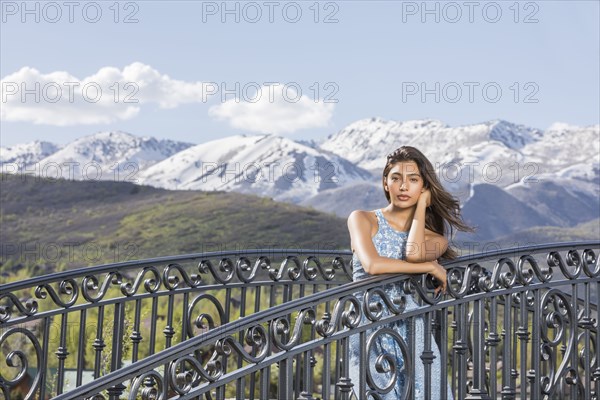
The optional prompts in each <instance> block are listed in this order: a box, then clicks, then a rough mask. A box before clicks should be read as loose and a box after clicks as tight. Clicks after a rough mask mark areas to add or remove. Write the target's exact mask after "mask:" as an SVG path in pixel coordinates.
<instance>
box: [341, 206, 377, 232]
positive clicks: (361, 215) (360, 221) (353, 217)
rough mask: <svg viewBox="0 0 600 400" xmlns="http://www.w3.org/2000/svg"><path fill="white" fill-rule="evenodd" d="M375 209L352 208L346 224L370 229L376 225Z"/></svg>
mask: <svg viewBox="0 0 600 400" xmlns="http://www.w3.org/2000/svg"><path fill="white" fill-rule="evenodd" d="M376 211H377V210H370V211H367V210H354V211H352V212H351V213H350V215H349V216H348V226H349V227H350V225H356V226H362V227H367V226H368V227H369V229H370V230H371V231H372V230H373V229H372V228H375V229H376V227H377V225H378V224H377V215H376V214H375V213H376Z"/></svg>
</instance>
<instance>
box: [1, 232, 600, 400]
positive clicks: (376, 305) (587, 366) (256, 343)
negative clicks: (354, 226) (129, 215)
mask: <svg viewBox="0 0 600 400" xmlns="http://www.w3.org/2000/svg"><path fill="white" fill-rule="evenodd" d="M599 251H600V242H597V241H593V242H578V243H551V244H544V245H536V246H528V247H521V248H513V249H509V250H502V251H490V252H485V253H480V254H473V255H468V256H463V257H460V258H459V259H457V260H454V261H453V262H450V263H446V264H445V265H444V266H445V267H446V268H447V270H448V293H447V294H446V295H445V296H436V295H435V292H434V286H433V283H432V281H431V279H430V278H429V277H427V276H422V275H379V276H375V277H372V278H369V279H366V280H363V281H360V282H352V280H351V262H350V261H351V256H352V254H351V253H350V252H348V251H325V250H310V249H301V250H299V249H276V250H273V249H266V250H252V251H231V252H210V253H199V254H187V255H180V256H172V257H162V258H155V259H148V260H141V261H130V262H122V263H115V264H110V265H100V266H94V267H89V268H82V269H77V270H70V271H65V272H60V273H55V274H51V275H47V276H39V277H33V278H31V279H28V280H24V281H19V282H12V283H8V284H4V285H1V286H0V399H2V398H3V399H10V400H15V399H38V400H41V399H50V398H54V399H60V400H67V399H94V400H96V399H110V400H116V399H144V400H150V399H155V400H158V399H162V400H166V399H260V400H263V399H285V400H288V399H294V400H308V399H315V400H316V399H354V398H358V399H381V398H385V396H386V394H388V393H389V392H390V390H391V388H392V386H393V385H394V383H395V381H396V380H397V379H400V376H402V379H405V382H406V385H405V386H404V387H405V391H404V393H403V394H402V395H403V396H404V398H407V399H412V398H415V397H416V398H421V397H420V396H422V398H426V399H427V398H430V395H431V393H430V391H429V386H430V385H429V384H430V383H431V382H434V381H437V382H441V387H449V391H450V392H451V394H452V397H453V398H454V399H461V400H462V399H582V400H583V399H586V400H587V399H597V398H598V393H599V392H600V366H599V364H598V360H599V359H600V345H599V344H598V343H597V341H598V337H600V326H599V325H598V292H599V288H600V262H599V260H598V254H599ZM390 285H392V286H394V285H395V286H398V287H400V288H401V289H402V293H403V295H402V296H397V297H394V298H390V297H389V296H388V294H387V293H388V291H387V290H385V289H386V288H389V287H390ZM410 296H412V297H413V298H414V299H415V301H417V302H419V303H420V304H422V305H423V307H420V308H418V309H416V310H415V309H412V310H406V309H405V303H406V299H407V298H408V297H410ZM396 321H404V323H405V324H406V326H407V327H408V328H409V330H408V331H409V332H414V329H410V328H411V327H413V328H414V326H415V323H416V322H417V321H423V322H424V326H425V335H424V336H425V337H423V338H415V337H414V336H415V335H414V334H409V335H408V337H403V336H401V335H399V334H398V333H397V332H396V331H394V330H391V329H389V328H388V325H389V324H390V323H392V322H396ZM355 335H356V336H355ZM353 336H355V338H358V340H351V339H352V337H353ZM383 336H389V337H391V338H392V339H393V341H394V342H395V343H396V344H397V346H396V348H397V349H400V351H401V353H402V358H403V360H404V363H403V364H402V365H398V363H397V361H396V359H395V358H393V357H391V356H390V355H389V354H386V353H383V354H380V355H378V357H377V358H376V360H375V361H374V362H372V359H370V358H369V357H368V356H367V355H368V354H369V351H370V350H369V349H371V347H372V346H373V343H374V342H375V341H377V340H378V339H379V338H381V337H383ZM416 340H422V341H424V351H422V352H421V354H415V345H414V344H415V341H416ZM351 342H352V343H358V347H359V348H358V353H359V354H360V359H361V361H360V363H359V365H358V366H357V365H351V364H350V358H349V356H348V352H349V350H350V349H349V347H350V343H351ZM434 346H437V347H438V348H439V350H440V351H439V357H440V360H439V361H440V362H441V364H442V372H441V374H438V375H437V376H435V374H433V373H432V368H431V364H432V362H433V357H434V351H432V349H433V348H434ZM353 350H356V349H353ZM417 365H422V366H423V370H424V377H421V378H419V379H424V380H425V383H426V384H425V393H422V394H419V395H418V394H417V393H416V392H415V385H414V382H415V379H416V378H415V370H416V369H417V368H416V367H417ZM351 368H358V369H359V371H360V373H359V377H358V379H355V380H352V379H351V378H350V374H349V371H350V370H351ZM377 375H380V376H379V378H381V376H383V377H384V378H385V379H383V381H384V382H385V383H384V384H381V382H382V379H375V378H376V376H377Z"/></svg>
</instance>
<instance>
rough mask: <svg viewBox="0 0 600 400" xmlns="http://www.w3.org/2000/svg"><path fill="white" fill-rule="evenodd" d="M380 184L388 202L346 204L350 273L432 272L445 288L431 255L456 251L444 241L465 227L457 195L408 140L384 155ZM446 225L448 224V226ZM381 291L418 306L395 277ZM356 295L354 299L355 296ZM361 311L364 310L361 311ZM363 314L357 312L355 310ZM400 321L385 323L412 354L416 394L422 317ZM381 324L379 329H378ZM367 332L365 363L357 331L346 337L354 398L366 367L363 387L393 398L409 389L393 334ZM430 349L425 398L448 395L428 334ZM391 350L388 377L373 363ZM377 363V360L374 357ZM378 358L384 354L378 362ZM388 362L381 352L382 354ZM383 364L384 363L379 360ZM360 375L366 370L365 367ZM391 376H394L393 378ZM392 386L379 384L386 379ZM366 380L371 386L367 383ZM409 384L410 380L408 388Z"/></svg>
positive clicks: (420, 390)
mask: <svg viewBox="0 0 600 400" xmlns="http://www.w3.org/2000/svg"><path fill="white" fill-rule="evenodd" d="M383 190H384V193H385V196H386V198H387V200H388V202H389V204H388V206H387V207H385V208H383V209H378V210H375V211H360V210H356V211H353V212H352V213H351V214H350V216H349V217H348V230H349V231H350V239H351V246H352V251H353V253H354V254H353V257H352V266H353V280H354V281H357V280H361V279H365V278H368V277H369V276H371V275H377V274H388V273H402V274H423V273H428V274H431V275H433V277H434V278H435V280H436V281H437V283H438V287H437V289H436V292H439V291H442V292H445V291H446V284H447V283H446V270H445V269H444V267H442V266H441V265H440V264H439V263H438V261H437V260H438V259H439V258H446V259H452V258H455V257H456V251H455V250H453V249H452V248H451V247H449V245H448V240H447V239H446V237H445V236H446V234H448V233H449V234H450V235H451V234H452V230H453V229H458V230H463V231H471V230H472V229H471V228H470V227H469V226H467V225H466V224H465V223H464V222H463V221H462V219H461V217H460V208H459V202H458V200H456V199H455V198H454V197H453V196H452V195H451V194H449V193H448V192H447V191H446V190H445V189H444V188H443V186H442V185H441V183H440V182H439V180H438V178H437V176H436V175H435V171H434V169H433V166H432V165H431V162H430V161H429V160H428V159H427V158H426V157H425V156H424V155H423V153H421V152H420V151H419V150H417V149H416V148H414V147H410V146H403V147H400V148H399V149H397V150H396V151H394V152H393V153H391V154H390V155H388V157H387V163H386V165H385V168H384V169H383ZM448 230H449V231H450V232H448ZM383 289H384V291H385V292H386V294H387V295H388V296H389V298H390V299H394V298H398V297H404V298H405V310H410V309H414V308H417V307H419V306H418V305H417V303H416V302H415V301H414V299H413V298H412V296H409V295H406V294H405V293H404V292H403V290H401V289H402V288H401V287H400V285H386V286H385V287H384V288H383ZM361 297H362V296H361V295H359V296H358V298H359V300H361V301H362V298H361ZM363 314H364V313H363ZM363 319H364V316H363ZM409 326H410V324H409V322H408V321H400V322H396V323H392V324H389V325H386V326H385V327H387V328H391V329H392V330H393V331H394V332H396V333H397V334H398V335H399V336H400V337H401V338H402V340H403V341H404V343H405V344H406V345H407V347H406V348H405V349H404V351H405V352H406V350H407V349H412V348H413V343H411V338H412V337H414V339H415V343H414V350H415V352H414V354H413V355H412V357H411V358H412V360H411V362H410V364H411V365H412V368H413V369H414V377H415V378H414V382H413V383H412V385H413V386H414V390H415V399H421V398H423V397H424V394H425V393H424V391H425V390H424V387H423V386H424V375H425V369H424V366H423V362H422V360H421V354H422V353H423V350H424V343H423V342H424V337H425V336H424V335H425V330H424V324H423V319H422V318H420V317H418V318H416V319H415V332H410V329H409ZM382 332H383V333H382ZM371 336H372V337H373V340H374V343H373V346H372V347H371V353H370V354H369V355H368V356H367V357H366V359H367V360H368V362H367V365H360V363H359V357H360V354H359V352H360V344H359V342H358V335H353V336H351V338H350V378H351V379H352V382H353V384H354V390H355V394H356V395H357V397H358V398H360V399H362V398H364V397H365V393H358V392H357V390H358V389H357V388H358V384H359V376H360V375H359V374H360V369H361V368H363V369H368V368H370V369H371V370H370V371H367V372H368V375H370V377H371V378H370V382H367V391H369V390H373V389H374V390H375V391H376V392H378V394H379V395H380V396H381V398H383V399H386V400H387V399H394V400H398V399H401V398H402V396H403V394H404V392H405V390H407V389H409V385H407V382H408V376H407V371H406V368H405V362H404V357H403V355H402V350H403V349H402V346H401V343H400V342H399V340H398V338H395V337H394V335H393V334H389V333H387V334H386V333H385V332H384V331H381V332H379V333H377V331H376V330H371V331H367V342H369V338H370V337H371ZM431 343H432V346H431V347H432V348H431V351H432V352H433V355H434V356H435V358H434V360H433V363H432V364H431V388H430V393H431V399H442V398H448V399H451V398H452V394H451V393H450V392H449V390H448V389H444V390H446V393H445V394H443V393H442V391H443V390H442V388H441V387H440V378H441V374H442V371H444V372H443V373H445V369H442V368H441V365H440V355H439V350H438V348H437V346H436V345H435V341H434V340H432V341H431ZM382 355H385V356H386V357H391V360H392V362H391V363H392V364H395V366H396V377H394V376H392V375H391V372H389V371H388V372H381V371H378V370H377V368H375V364H376V363H377V361H378V360H379V361H382V358H381V356H382ZM380 364H381V362H380ZM383 364H385V362H384V363H383ZM387 364H388V365H387V368H388V369H389V366H390V365H389V364H390V363H389V360H388V362H387ZM384 369H385V368H384ZM365 376H367V374H365ZM394 380H395V382H394ZM392 382H393V383H394V384H393V387H392V388H391V390H389V391H387V389H388V388H389V386H390V384H391V383H392ZM368 383H371V384H372V386H373V387H371V388H369V386H368ZM410 389H411V390H412V388H410Z"/></svg>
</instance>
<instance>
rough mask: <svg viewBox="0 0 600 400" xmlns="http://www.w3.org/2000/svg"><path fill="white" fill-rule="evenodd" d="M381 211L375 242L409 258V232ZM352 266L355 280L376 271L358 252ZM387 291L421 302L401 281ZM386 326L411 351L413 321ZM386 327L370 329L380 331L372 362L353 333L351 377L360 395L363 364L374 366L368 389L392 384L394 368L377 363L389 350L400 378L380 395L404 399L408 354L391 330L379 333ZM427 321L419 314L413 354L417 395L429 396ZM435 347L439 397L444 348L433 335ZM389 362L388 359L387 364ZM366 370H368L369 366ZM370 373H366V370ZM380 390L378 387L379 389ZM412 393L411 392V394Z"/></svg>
mask: <svg viewBox="0 0 600 400" xmlns="http://www.w3.org/2000/svg"><path fill="white" fill-rule="evenodd" d="M375 214H376V215H377V222H378V225H379V227H378V229H377V233H376V234H375V236H373V244H374V245H375V249H377V252H378V253H379V255H381V256H383V257H389V258H397V259H401V260H402V259H405V258H406V240H407V238H408V232H401V231H397V230H395V229H394V228H392V227H391V226H390V225H389V224H388V222H387V220H386V219H385V218H384V216H383V213H382V211H381V210H380V209H378V210H376V211H375ZM352 266H353V280H354V281H358V280H361V279H365V278H368V277H370V276H372V275H369V274H368V273H366V272H365V270H364V269H363V267H362V265H361V263H360V260H359V259H358V257H357V256H356V254H354V255H353V257H352ZM383 290H384V291H385V293H386V294H387V295H388V296H389V297H390V299H394V298H396V297H401V296H404V299H405V310H412V309H415V308H418V307H419V305H418V304H417V303H416V302H415V301H414V299H413V297H412V296H410V295H406V294H405V293H404V292H403V291H402V289H401V287H400V285H397V284H393V285H392V284H388V285H385V286H384V287H383ZM355 295H357V298H358V299H359V300H360V301H361V302H362V296H361V295H362V293H356V294H355ZM377 298H378V296H377V295H374V296H373V299H374V300H376V299H377ZM367 321H368V320H367V318H366V317H365V316H364V312H363V321H362V323H366V322H367ZM384 327H385V328H391V329H392V330H394V331H395V332H397V333H398V334H399V335H400V336H401V338H402V339H403V340H404V342H405V344H406V345H407V349H409V350H408V351H410V349H412V348H413V347H412V343H411V340H410V336H411V335H410V332H409V330H410V325H409V321H408V320H405V321H398V322H394V323H390V324H388V325H385V326H384ZM382 328H383V327H380V328H377V329H372V330H368V331H367V341H368V340H369V337H371V336H372V335H376V339H375V342H374V343H373V346H372V347H371V354H369V356H368V360H369V361H368V363H367V364H368V365H360V358H359V357H360V343H359V340H360V339H359V335H358V334H357V335H352V336H350V340H349V348H350V350H349V354H350V363H349V364H350V374H349V375H350V379H351V380H352V383H353V384H354V387H353V389H354V394H355V395H356V397H357V398H358V399H363V398H365V393H362V394H359V393H357V391H358V383H359V374H360V368H370V373H371V377H372V382H373V383H374V385H373V386H374V387H369V385H368V382H367V383H366V387H367V391H369V390H372V389H377V387H379V389H383V388H386V387H388V385H389V384H390V382H391V381H392V380H393V376H392V374H391V373H390V372H379V371H377V369H376V367H375V364H376V361H377V358H378V357H379V356H380V355H382V354H387V355H388V356H391V357H392V358H393V359H394V360H395V361H394V362H395V363H396V368H397V370H396V373H397V379H396V382H395V385H394V387H393V388H392V389H391V390H390V391H389V392H388V393H382V392H381V391H379V392H378V393H379V395H380V397H381V398H382V399H384V400H399V399H402V398H403V397H402V396H403V393H404V391H405V387H406V384H407V380H408V372H407V370H406V365H405V362H404V357H403V356H402V349H401V346H400V343H399V342H398V341H397V340H396V339H394V338H393V336H392V335H390V334H380V335H377V330H379V329H382ZM424 331H425V329H424V322H423V318H422V317H416V318H415V335H414V337H415V338H416V340H415V343H414V350H415V354H414V355H413V356H412V357H411V358H412V361H411V363H412V364H413V368H414V371H415V382H414V386H415V397H414V398H415V399H423V398H424V396H425V390H424V384H425V382H424V379H425V368H424V365H423V362H422V360H421V354H422V353H423V350H424V337H425V334H424ZM431 351H432V352H433V355H434V356H435V358H434V360H433V363H432V364H431V389H430V393H431V399H432V400H437V399H442V390H441V379H440V378H441V374H442V372H441V367H440V352H439V350H438V347H437V345H436V343H435V340H434V339H433V337H432V339H431ZM385 364H386V363H385V362H384V365H385ZM365 371H366V370H365ZM365 376H366V373H365ZM375 391H376V392H377V390H375ZM409 397H410V395H409ZM444 399H452V393H451V391H450V389H449V388H448V390H447V392H446V396H444Z"/></svg>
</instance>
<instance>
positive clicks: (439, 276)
mask: <svg viewBox="0 0 600 400" xmlns="http://www.w3.org/2000/svg"><path fill="white" fill-rule="evenodd" d="M431 266H432V270H431V271H430V272H429V273H430V274H431V275H433V277H434V278H435V279H436V280H437V281H438V282H439V283H440V286H438V287H437V288H436V289H435V294H436V295H437V294H438V293H439V292H442V293H446V286H447V284H448V279H447V273H446V268H444V267H442V266H441V265H440V264H439V263H438V262H437V261H431Z"/></svg>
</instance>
